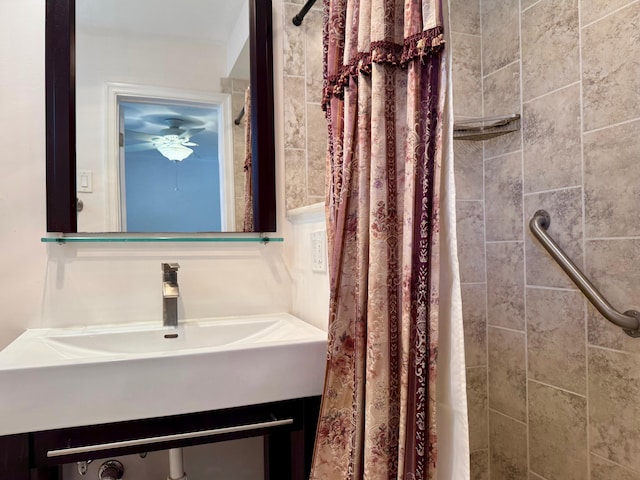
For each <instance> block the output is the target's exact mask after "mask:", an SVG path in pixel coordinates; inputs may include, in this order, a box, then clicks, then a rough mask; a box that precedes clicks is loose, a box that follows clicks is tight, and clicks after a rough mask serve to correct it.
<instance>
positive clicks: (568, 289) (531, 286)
mask: <svg viewBox="0 0 640 480" xmlns="http://www.w3.org/2000/svg"><path fill="white" fill-rule="evenodd" d="M525 287H527V288H533V289H534V290H551V291H552V292H571V293H575V292H579V291H580V290H578V289H577V288H564V287H547V286H545V285H529V284H527V285H525Z"/></svg>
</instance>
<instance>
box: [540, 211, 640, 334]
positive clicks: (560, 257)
mask: <svg viewBox="0 0 640 480" xmlns="http://www.w3.org/2000/svg"><path fill="white" fill-rule="evenodd" d="M550 224H551V217H550V216H549V214H548V213H547V212H546V211H544V210H538V211H537V212H536V213H535V214H534V215H533V218H532V219H531V221H530V222H529V229H530V230H531V233H533V236H534V237H536V239H537V240H538V241H539V242H540V243H541V244H542V246H543V247H544V248H545V249H546V250H547V252H549V255H551V256H552V257H553V259H554V260H555V261H556V262H557V263H558V265H560V267H562V269H563V270H564V272H565V273H566V274H567V275H568V276H569V278H570V279H571V280H572V281H573V283H575V284H576V286H577V287H578V288H579V289H580V291H581V292H582V293H584V296H585V297H587V299H588V300H589V301H590V302H591V304H592V305H593V306H594V307H595V308H596V309H597V310H598V311H599V312H600V313H601V314H602V316H603V317H604V318H606V319H607V320H609V321H610V322H611V323H613V324H615V325H617V326H618V327H620V328H622V329H623V330H624V331H625V333H626V334H627V335H629V336H631V337H640V312H637V311H636V310H627V311H626V312H624V313H620V312H618V311H617V310H616V309H615V308H613V307H612V306H611V304H610V303H609V302H608V301H607V299H606V298H604V297H603V296H602V294H601V293H600V292H599V291H598V289H597V288H596V287H595V286H594V285H593V283H591V282H590V281H589V279H588V278H587V277H585V275H584V273H582V271H580V269H579V268H578V267H577V266H576V264H575V263H573V261H571V259H570V258H569V257H568V256H567V254H566V253H564V251H563V250H562V248H560V246H559V245H558V244H557V243H556V242H555V240H554V239H553V238H551V236H550V235H549V234H548V233H547V229H548V228H549V225H550Z"/></svg>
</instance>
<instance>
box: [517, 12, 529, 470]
mask: <svg viewBox="0 0 640 480" xmlns="http://www.w3.org/2000/svg"><path fill="white" fill-rule="evenodd" d="M518 49H519V52H518V53H519V55H518V56H519V57H520V78H519V79H518V80H519V86H520V115H521V116H522V115H523V114H524V102H523V100H524V79H523V77H524V61H523V58H522V0H518ZM523 127H524V122H522V126H521V127H520V146H521V150H520V181H521V183H520V188H521V189H522V190H521V192H520V202H521V205H520V208H521V213H522V220H521V225H520V228H521V229H522V230H521V232H522V233H521V234H522V265H523V269H522V270H523V271H522V277H523V278H522V303H523V312H522V313H523V316H524V318H523V319H522V320H523V327H524V378H525V385H524V394H525V418H526V435H527V438H526V445H527V453H526V458H525V462H526V465H527V467H526V468H527V472H529V471H531V455H530V454H529V450H530V447H531V445H530V443H531V442H530V440H529V436H530V435H529V434H530V432H529V338H528V334H527V330H528V321H527V287H526V285H527V249H526V245H525V240H526V231H527V229H526V227H525V225H526V216H525V215H526V212H525V202H524V200H525V197H524V185H525V165H524V149H525V142H524V128H523Z"/></svg>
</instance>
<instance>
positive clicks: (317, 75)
mask: <svg viewBox="0 0 640 480" xmlns="http://www.w3.org/2000/svg"><path fill="white" fill-rule="evenodd" d="M292 26H293V25H292ZM302 27H303V28H304V38H305V46H306V52H305V64H306V73H305V78H306V82H307V101H308V102H314V103H320V102H321V101H322V80H323V73H322V62H323V53H322V11H321V10H310V11H309V13H308V14H307V16H306V17H305V18H304V22H303V23H302Z"/></svg>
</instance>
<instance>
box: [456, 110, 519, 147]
mask: <svg viewBox="0 0 640 480" xmlns="http://www.w3.org/2000/svg"><path fill="white" fill-rule="evenodd" d="M518 130H520V114H519V113H514V114H511V115H501V116H497V117H483V118H470V119H468V120H459V121H457V122H454V124H453V138H454V140H475V141H482V140H489V139H490V138H494V137H497V136H499V135H504V134H507V133H511V132H517V131H518Z"/></svg>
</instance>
